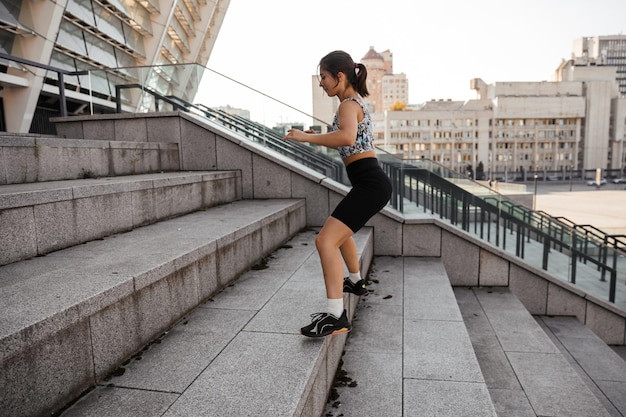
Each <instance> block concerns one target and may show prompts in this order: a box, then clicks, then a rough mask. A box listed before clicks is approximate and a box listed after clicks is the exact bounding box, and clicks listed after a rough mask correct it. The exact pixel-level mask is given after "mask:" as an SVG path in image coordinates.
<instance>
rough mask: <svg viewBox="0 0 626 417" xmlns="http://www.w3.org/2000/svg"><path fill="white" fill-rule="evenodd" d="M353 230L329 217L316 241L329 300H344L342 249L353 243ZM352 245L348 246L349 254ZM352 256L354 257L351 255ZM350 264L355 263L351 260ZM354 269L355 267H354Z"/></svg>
mask: <svg viewBox="0 0 626 417" xmlns="http://www.w3.org/2000/svg"><path fill="white" fill-rule="evenodd" d="M352 235H353V232H352V230H351V229H350V228H349V227H348V226H346V225H345V224H343V223H342V222H341V221H339V220H337V219H335V218H334V217H329V218H328V219H327V220H326V223H324V227H322V230H320V232H319V234H318V235H317V238H316V239H315V246H316V247H317V252H318V253H319V256H320V261H321V263H322V273H323V274H324V283H325V285H326V297H327V298H329V299H338V298H342V299H343V261H342V255H343V250H344V249H342V250H341V251H340V248H342V247H343V246H344V244H345V243H346V242H348V241H352V243H354V241H353V239H352ZM349 246H350V244H349V243H348V245H347V246H346V250H347V251H348V252H349V251H350V250H351V249H350V248H349ZM350 256H352V255H350ZM354 259H355V260H356V259H357V256H356V245H355V246H354ZM350 262H353V261H352V260H350ZM352 266H353V267H354V265H352ZM357 270H358V262H357Z"/></svg>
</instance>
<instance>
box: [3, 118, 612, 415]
mask: <svg viewBox="0 0 626 417" xmlns="http://www.w3.org/2000/svg"><path fill="white" fill-rule="evenodd" d="M66 124H67V126H65V127H64V126H63V123H61V124H60V125H59V128H58V129H57V130H58V131H59V132H61V133H60V136H61V137H59V138H51V137H40V136H19V135H8V136H3V137H0V224H1V225H2V227H1V228H0V387H2V395H1V396H0V410H1V411H0V415H3V416H4V415H7V416H12V417H13V416H16V417H17V416H44V415H54V414H59V413H63V416H64V417H66V416H72V417H73V416H87V415H97V416H104V415H115V416H138V415H145V416H161V415H166V416H178V415H180V416H195V415H197V416H207V415H215V416H221V415H225V416H226V415H228V416H248V415H249V416H256V415H258V416H268V415H284V416H287V415H288V416H298V417H300V416H303V417H308V416H316V417H317V416H321V415H325V414H324V413H326V415H330V414H329V413H331V414H332V413H334V412H335V411H337V410H340V408H336V407H331V408H329V409H325V402H326V399H327V397H328V394H329V391H330V388H331V385H332V383H333V379H334V376H335V371H336V370H337V366H338V364H339V363H340V361H341V358H342V356H343V362H344V365H345V367H346V368H348V365H350V364H353V365H354V366H355V367H356V368H359V372H360V373H359V374H358V381H359V385H358V388H354V387H351V388H350V390H352V392H354V393H359V395H357V396H355V397H353V398H354V399H353V400H349V399H348V398H349V395H348V392H343V393H341V395H340V398H341V401H342V406H346V407H347V404H349V403H353V404H354V405H355V407H356V408H354V409H353V410H352V411H350V414H347V415H352V414H357V413H359V415H376V416H381V415H383V416H387V415H389V416H396V415H443V416H445V415H450V416H461V415H476V416H481V417H482V416H490V415H498V416H500V417H503V416H506V415H511V416H512V415H516V414H507V413H506V410H507V408H506V406H504V408H503V406H502V404H505V403H503V402H502V401H500V400H499V399H498V398H497V396H496V395H495V394H494V392H496V391H494V390H493V388H494V387H492V386H491V382H490V381H491V380H490V378H491V376H490V374H489V373H488V372H487V371H488V369H489V368H485V364H484V362H482V361H481V359H482V357H483V353H481V350H480V349H479V347H480V344H479V343H476V340H475V338H474V329H473V328H472V327H471V326H470V324H469V323H471V321H470V320H467V315H466V312H465V311H464V309H463V308H461V309H460V308H459V304H460V305H461V307H463V303H462V302H461V299H460V298H459V297H458V291H461V290H459V289H455V290H453V288H454V287H480V286H492V285H496V286H504V288H509V287H510V289H511V292H510V293H508V294H509V295H506V294H507V293H506V291H504V290H503V291H504V292H502V294H505V295H504V296H506V297H510V296H511V295H512V294H513V293H517V294H521V296H520V297H521V298H520V299H521V300H522V302H519V301H511V302H508V303H507V304H506V305H507V306H508V305H515V306H518V305H519V306H522V307H521V308H522V309H524V306H527V307H526V308H530V309H532V310H533V311H532V314H537V311H535V310H537V309H538V308H540V307H536V306H548V308H549V309H550V311H552V312H553V313H556V312H558V311H560V310H564V311H569V310H567V308H569V307H561V306H562V305H566V306H569V305H570V304H567V303H566V301H567V302H569V300H575V306H576V308H577V310H576V311H578V309H580V308H582V307H581V306H585V308H586V310H587V311H588V314H587V317H591V318H594V317H602V318H603V322H606V320H605V318H606V317H608V318H610V321H611V322H612V323H614V324H616V325H618V326H619V323H623V319H622V316H621V315H620V313H619V312H616V311H614V309H611V308H610V306H609V307H606V306H604V305H603V304H602V303H598V302H597V301H595V300H589V299H585V298H581V297H579V296H578V293H577V292H576V290H574V289H572V288H569V287H568V286H567V285H565V284H562V283H560V282H558V281H557V280H550V279H548V278H546V277H544V276H542V274H541V273H540V272H537V271H533V270H532V269H526V268H525V267H524V266H523V265H520V264H519V263H518V262H517V260H515V259H513V258H512V257H511V256H509V255H507V254H505V253H501V252H499V251H498V250H493V249H492V248H489V247H488V246H486V245H485V244H483V243H480V242H477V241H476V239H475V238H473V237H471V236H469V235H466V234H464V233H463V232H459V231H457V230H456V229H454V228H452V227H451V226H449V225H446V224H444V223H442V222H438V220H437V219H436V218H435V217H433V216H424V217H423V218H419V219H410V220H409V219H405V218H403V217H402V215H401V214H399V213H397V212H394V211H393V210H389V209H385V210H383V212H382V213H381V214H379V215H377V216H375V218H373V219H372V221H371V222H370V223H369V224H368V227H366V228H365V229H364V230H363V231H361V232H359V234H357V235H356V240H357V244H358V247H359V254H360V256H361V269H362V272H363V273H367V271H369V269H370V264H371V263H372V262H374V263H375V265H374V268H373V272H372V274H371V276H370V278H371V279H372V284H371V288H372V289H373V290H374V292H373V294H371V295H370V296H368V297H367V298H364V299H363V302H362V303H361V304H359V308H358V309H357V308H356V306H357V302H358V300H357V298H356V297H354V296H346V298H345V301H346V305H347V306H348V311H349V314H350V315H351V316H352V315H353V314H356V316H355V321H354V323H353V324H354V331H353V332H352V333H351V334H350V336H346V335H342V336H335V337H332V338H327V339H324V340H309V339H306V338H303V337H301V336H300V335H299V334H298V329H299V328H300V327H301V326H302V325H304V324H306V322H308V320H309V317H308V315H309V314H310V313H312V312H315V311H318V310H320V309H321V308H322V307H323V300H324V290H323V282H322V280H321V279H320V276H321V269H320V265H319V259H317V255H316V252H315V245H314V238H315V230H316V228H317V227H319V226H321V225H322V224H323V221H324V220H325V219H326V217H327V216H328V214H329V212H330V210H331V209H332V207H334V206H335V204H336V202H337V201H338V200H339V199H340V198H341V196H342V194H345V192H346V191H347V188H346V187H344V186H342V185H340V184H337V183H335V182H333V181H329V180H328V179H327V178H326V177H324V176H323V175H320V174H317V173H315V172H312V171H311V170H309V169H307V168H303V167H301V166H298V165H297V164H295V163H293V162H291V161H289V160H286V159H285V158H282V157H281V156H280V155H278V154H276V153H274V152H272V151H268V150H265V149H263V148H262V147H261V146H260V145H257V144H254V143H250V142H247V141H246V140H242V139H241V138H238V137H236V135H233V134H232V132H229V131H228V130H226V129H222V128H219V127H214V126H213V127H209V126H206V125H203V124H202V123H200V122H198V121H197V120H195V119H193V117H191V116H188V115H184V114H178V113H175V114H166V115H158V116H155V115H149V116H145V115H141V116H138V117H132V116H128V115H122V116H120V115H116V116H96V117H92V118H82V117H73V118H70V119H69V120H68V121H67V122H66ZM63 132H64V133H63ZM72 138H77V139H72ZM64 172H65V173H66V174H65V175H64V174H63V173H64ZM375 254H376V257H374V255H375ZM459 254H463V256H459ZM503 271H505V272H504V273H503ZM527 282H531V283H533V285H532V286H530V287H529V286H527V285H525V284H526V283H527ZM539 282H541V283H542V284H541V285H537V283H539ZM535 288H538V289H539V290H541V291H542V292H541V294H545V295H543V297H546V298H545V299H541V300H539V299H538V298H537V296H536V294H535V293H534V292H532V291H531V289H535ZM544 288H545V291H544V290H543V289H544ZM555 289H556V290H555ZM462 291H468V290H466V289H463V290H462ZM480 291H482V290H481V289H476V290H475V291H472V292H471V293H472V294H482V293H481V292H480ZM455 293H456V295H457V298H459V303H458V304H457V299H456V298H455ZM496 293H497V294H500V289H498V291H496ZM551 295H556V296H557V298H555V300H556V301H553V299H552V298H549V297H550V296H551ZM477 296H478V295H476V297H477ZM482 296H484V297H488V296H487V295H486V294H482ZM576 297H578V298H576ZM507 300H508V299H507ZM513 300H516V298H515V296H513ZM509 301H510V300H509ZM522 303H524V304H523V305H522ZM495 304H496V305H497V303H495ZM528 306H530V307H528ZM516 308H517V307H516ZM355 311H356V313H355ZM484 311H486V309H485V310H484ZM496 311H497V310H496ZM516 311H517V310H516ZM524 311H525V314H526V315H525V316H524V315H523V314H522V313H519V314H520V316H515V317H522V316H523V318H524V320H523V321H524V322H525V323H527V322H529V320H528V318H529V317H530V318H531V321H532V316H531V315H530V313H529V312H528V311H529V310H524ZM597 312H601V313H602V314H603V316H599V315H598V313H597ZM485 314H486V313H485ZM495 314H496V315H495V317H498V314H497V313H495ZM464 319H465V320H464ZM590 324H591V325H593V324H594V322H593V321H590ZM508 326H510V327H511V328H512V329H515V328H517V326H518V322H517V319H515V320H512V321H511V322H509V323H508ZM535 326H538V325H537V323H536V322H535ZM502 329H505V330H506V329H507V324H503V325H502ZM529 334H533V335H534V334H539V333H537V329H536V328H533V330H532V331H530V333H529ZM543 334H544V336H545V333H543ZM605 334H607V335H610V336H614V335H613V333H611V332H609V330H608V328H605ZM545 339H546V338H545V337H544V338H542V341H543V342H545ZM622 339H623V337H622ZM346 340H348V343H347V345H346V346H345V354H344V345H345V344H346ZM616 340H620V339H619V335H618V336H617V337H616ZM548 341H549V338H548ZM604 345H605V346H606V344H604ZM553 351H554V352H557V351H558V349H554V345H553ZM505 354H510V355H511V357H513V356H514V355H515V354H517V352H515V349H512V351H511V352H510V353H509V352H508V351H505ZM526 357H528V358H529V357H530V356H526ZM535 359H536V358H535ZM363 361H365V364H366V366H362V365H363ZM520 363H521V365H520V369H523V368H524V366H527V367H532V366H536V364H537V363H540V362H536V361H534V359H530V360H529V363H528V364H526V365H524V359H523V358H521V359H520ZM350 369H352V370H349V371H348V372H349V373H352V372H356V371H355V370H354V369H355V368H354V367H353V368H350ZM486 370H487V371H486ZM568 372H569V371H568ZM574 374H575V372H574ZM355 375H356V374H355ZM525 375H527V377H528V380H527V381H526V386H524V385H523V384H522V387H521V389H520V390H518V391H521V392H522V393H524V396H525V398H526V401H527V402H529V403H531V404H532V400H531V397H532V396H533V395H535V394H536V395H537V396H539V397H540V396H541V395H540V391H537V390H535V389H534V388H533V387H534V386H535V385H536V384H540V382H541V381H536V380H535V378H534V376H533V375H532V374H530V375H529V374H525ZM340 376H341V375H340ZM568 378H572V380H575V378H574V376H572V374H571V373H568ZM605 382H606V381H605ZM610 382H611V383H613V382H616V381H613V380H611V381H610ZM607 384H608V382H607ZM605 385H606V384H605ZM616 386H618V387H619V384H611V387H612V389H618V388H615V387H616ZM497 388H498V387H496V389H497ZM526 390H528V394H526ZM576 390H580V392H581V394H580V396H579V398H592V397H593V395H592V397H588V395H587V394H588V392H589V388H586V386H585V384H582V385H576ZM500 392H502V391H500ZM618 392H620V391H618ZM531 393H534V394H531ZM331 398H332V396H331ZM593 398H595V397H593ZM611 398H615V395H613V396H612V397H611ZM389 400H392V402H389ZM548 401H549V400H548ZM554 401H555V402H557V403H558V401H560V400H558V399H554ZM588 401H589V404H592V403H593V406H594V407H595V406H596V405H597V404H596V403H597V401H596V402H594V401H593V400H588ZM74 402H75V403H74ZM330 404H331V406H332V404H333V401H331V403H330ZM598 404H600V403H598ZM533 406H534V405H533ZM600 406H601V405H600ZM616 408H617V407H616ZM344 410H348V408H344ZM547 410H550V409H549V408H548V409H547ZM594 410H595V409H594ZM598 410H599V411H597V412H598V414H593V415H597V416H602V415H605V414H604V413H606V409H605V408H598ZM603 410H604V411H603ZM594 412H595V411H594ZM368 413H370V414H368ZM402 413H404V414H402ZM521 415H527V414H521ZM528 415H531V414H528ZM536 415H540V414H536ZM570 415H579V414H570ZM580 415H586V414H580ZM612 415H617V414H612Z"/></svg>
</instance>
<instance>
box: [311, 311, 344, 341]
mask: <svg viewBox="0 0 626 417" xmlns="http://www.w3.org/2000/svg"><path fill="white" fill-rule="evenodd" d="M311 318H312V320H311V324H309V325H308V326H305V327H303V328H301V329H300V333H301V334H302V335H303V336H307V337H324V336H328V335H333V334H339V333H346V332H349V331H350V330H351V329H352V326H350V322H349V321H348V316H346V310H343V314H342V315H341V317H339V318H337V317H336V316H334V315H333V314H330V313H315V314H311Z"/></svg>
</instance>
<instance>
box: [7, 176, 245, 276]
mask: <svg viewBox="0 0 626 417" xmlns="http://www.w3.org/2000/svg"><path fill="white" fill-rule="evenodd" d="M240 183H241V173H240V172H239V171H191V172H168V173H153V174H142V175H127V176H119V177H105V178H93V179H76V180H63V181H48V182H36V183H24V184H9V185H0V220H1V221H2V225H3V227H2V230H0V265H3V264H8V263H11V262H16V261H20V260H23V259H28V258H30V257H33V256H38V255H44V254H46V253H49V252H52V251H55V250H59V249H63V248H67V247H70V246H74V245H78V244H80V243H84V242H88V241H91V240H94V239H101V238H103V237H105V236H109V235H112V234H115V233H120V232H124V231H128V230H131V229H133V228H136V227H140V226H143V225H146V224H151V223H155V222H157V221H160V220H164V219H167V218H171V217H174V216H180V215H182V214H186V213H190V212H193V211H196V210H201V209H205V208H207V207H212V206H215V205H218V204H224V203H229V202H232V201H236V200H239V199H241V186H240Z"/></svg>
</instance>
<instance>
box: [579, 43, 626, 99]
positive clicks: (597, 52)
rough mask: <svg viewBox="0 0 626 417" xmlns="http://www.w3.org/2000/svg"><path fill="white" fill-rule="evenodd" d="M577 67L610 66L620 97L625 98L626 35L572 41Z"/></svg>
mask: <svg viewBox="0 0 626 417" xmlns="http://www.w3.org/2000/svg"><path fill="white" fill-rule="evenodd" d="M573 54H574V56H575V58H574V59H573V61H575V62H576V63H577V65H578V66H583V65H584V66H595V65H597V66H612V67H615V69H616V76H615V79H616V80H617V84H618V86H619V91H620V95H621V96H622V97H625V96H626V35H611V36H590V37H585V38H579V39H576V40H575V41H574V51H573Z"/></svg>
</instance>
